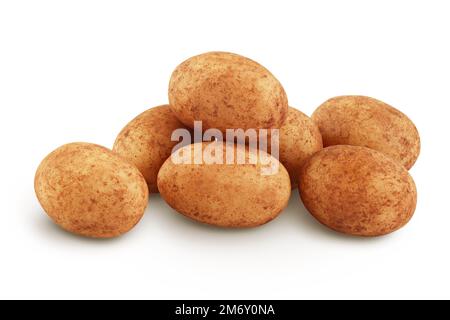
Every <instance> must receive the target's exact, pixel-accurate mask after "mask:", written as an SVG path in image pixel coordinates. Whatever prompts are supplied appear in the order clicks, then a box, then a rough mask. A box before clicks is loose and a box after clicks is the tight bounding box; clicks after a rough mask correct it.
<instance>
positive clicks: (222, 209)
mask: <svg viewBox="0 0 450 320" xmlns="http://www.w3.org/2000/svg"><path fill="white" fill-rule="evenodd" d="M240 152H243V153H241V154H243V157H242V158H243V159H244V158H245V161H244V162H245V163H244V162H243V163H241V162H238V159H239V156H238V155H239V154H240ZM177 154H178V155H182V156H183V157H185V158H186V159H187V160H189V162H183V163H181V162H177V161H175V160H174V157H175V156H176V155H177ZM209 154H210V155H212V157H215V158H216V160H217V161H215V162H214V161H211V160H208V159H209V158H208V157H207V155H209ZM261 154H262V155H258V152H256V151H255V150H253V149H252V150H249V149H248V148H246V147H244V146H240V145H229V144H222V143H217V142H212V143H197V144H193V145H189V146H185V147H183V148H181V149H180V150H179V151H178V152H177V153H174V154H173V155H172V157H171V158H169V159H168V160H167V161H166V162H165V163H164V165H163V166H162V167H161V170H160V172H159V174H158V187H159V191H160V192H161V196H162V197H163V198H164V200H165V201H166V202H167V203H168V204H169V205H170V206H171V207H172V208H173V209H175V210H177V211H178V212H180V213H182V214H183V215H185V216H187V217H189V218H191V219H194V220H197V221H200V222H203V223H207V224H211V225H215V226H220V227H234V228H244V227H256V226H259V225H262V224H265V223H267V222H269V221H271V220H272V219H274V218H276V217H277V216H278V215H279V214H280V213H281V211H283V209H284V208H285V207H286V206H287V203H288V200H289V196H290V194H291V185H290V180H289V174H288V173H287V171H286V169H285V168H284V167H283V165H281V164H280V162H279V161H278V160H277V159H275V158H274V157H272V156H270V155H269V154H267V153H263V152H261ZM199 155H200V158H199V161H198V162H196V163H197V164H193V161H192V160H193V159H196V158H198V157H199ZM202 156H203V158H201V157H202ZM230 156H231V161H230V162H226V158H228V157H230ZM251 159H253V160H254V162H251ZM227 163H228V164H227Z"/></svg>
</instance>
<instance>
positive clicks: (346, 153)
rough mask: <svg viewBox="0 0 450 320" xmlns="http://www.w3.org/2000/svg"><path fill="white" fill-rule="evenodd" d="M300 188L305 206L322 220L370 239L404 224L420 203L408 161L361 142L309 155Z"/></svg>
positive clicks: (302, 172)
mask: <svg viewBox="0 0 450 320" xmlns="http://www.w3.org/2000/svg"><path fill="white" fill-rule="evenodd" d="M299 190H300V196H301V198H302V200H303V203H304V204H305V207H306V208H307V209H308V211H309V212H310V213H311V214H312V215H313V216H314V217H315V218H316V219H317V220H319V221H320V222H321V223H322V224H324V225H326V226H328V227H330V228H331V229H334V230H336V231H339V232H342V233H346V234H350V235H357V236H367V237H371V236H380V235H385V234H388V233H391V232H393V231H395V230H397V229H399V228H401V227H402V226H404V225H405V224H406V223H407V222H408V221H409V220H410V219H411V217H412V216H413V214H414V210H415V207H416V201H417V192H416V187H415V184H414V181H413V179H412V178H411V176H410V175H409V173H408V171H407V170H406V169H405V168H404V167H403V166H402V165H400V164H398V163H397V162H395V161H394V160H392V159H390V158H388V157H387V156H385V155H384V154H382V153H380V152H378V151H376V150H372V149H369V148H365V147H357V146H332V147H328V148H325V149H323V150H322V151H320V152H318V153H316V154H315V155H313V156H312V157H311V158H309V159H308V160H307V161H306V163H305V165H304V166H303V168H302V170H301V174H300V182H299Z"/></svg>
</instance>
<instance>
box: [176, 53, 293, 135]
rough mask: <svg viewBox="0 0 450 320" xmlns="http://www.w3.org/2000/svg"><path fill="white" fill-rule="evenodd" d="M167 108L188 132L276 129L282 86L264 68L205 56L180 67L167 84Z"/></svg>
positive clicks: (282, 111)
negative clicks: (197, 128) (197, 124)
mask: <svg viewBox="0 0 450 320" xmlns="http://www.w3.org/2000/svg"><path fill="white" fill-rule="evenodd" d="M169 102H170V107H171V108H172V110H173V112H174V113H175V114H176V116H177V117H178V118H179V119H180V120H181V122H183V123H184V124H185V125H186V126H188V127H193V124H194V120H201V121H203V128H204V129H209V128H217V129H219V130H221V131H222V132H225V130H226V129H232V128H242V129H250V128H252V129H270V128H279V127H281V125H282V124H283V122H284V120H285V119H286V116H287V111H288V101H287V96H286V93H285V91H284V89H283V87H282V85H281V84H280V82H279V81H278V80H277V79H276V78H275V77H274V76H273V75H272V74H271V73H270V72H269V71H268V70H267V69H266V68H264V67H263V66H261V65H260V64H258V63H257V62H255V61H253V60H250V59H248V58H245V57H242V56H240V55H237V54H233V53H227V52H208V53H204V54H201V55H198V56H195V57H192V58H190V59H188V60H186V61H185V62H183V63H182V64H180V65H179V66H178V67H177V68H176V69H175V71H174V72H173V74H172V77H171V79H170V84H169Z"/></svg>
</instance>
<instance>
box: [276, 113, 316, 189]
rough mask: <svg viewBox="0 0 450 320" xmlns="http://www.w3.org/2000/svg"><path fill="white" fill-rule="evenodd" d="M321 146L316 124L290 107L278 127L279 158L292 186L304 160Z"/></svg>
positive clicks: (296, 181)
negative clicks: (282, 122)
mask: <svg viewBox="0 0 450 320" xmlns="http://www.w3.org/2000/svg"><path fill="white" fill-rule="evenodd" d="M322 148H323V144H322V136H321V134H320V131H319V128H318V127H317V125H316V124H315V123H314V122H313V121H312V120H311V119H310V118H309V117H308V116H307V115H305V114H304V113H303V112H301V111H299V110H297V109H294V108H291V107H290V108H289V112H288V117H287V119H286V122H285V123H284V125H283V126H282V127H281V128H280V136H279V158H280V162H281V163H282V164H283V165H284V166H285V168H286V169H287V171H288V172H289V176H290V177H291V185H292V188H296V187H297V184H298V175H299V174H300V169H301V167H302V165H303V163H304V162H305V160H306V159H308V158H309V157H310V156H311V155H313V154H314V153H316V152H318V151H320V150H322ZM270 150H271V149H270Z"/></svg>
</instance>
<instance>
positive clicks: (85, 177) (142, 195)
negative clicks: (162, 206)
mask: <svg viewBox="0 0 450 320" xmlns="http://www.w3.org/2000/svg"><path fill="white" fill-rule="evenodd" d="M34 187H35V191H36V195H37V197H38V199H39V202H40V203H41V205H42V208H43V209H44V210H45V212H47V214H48V215H49V216H50V218H51V219H53V221H54V222H55V223H56V224H58V225H59V226H61V227H62V228H64V229H65V230H67V231H69V232H72V233H76V234H79V235H83V236H86V237H93V238H111V237H116V236H119V235H121V234H123V233H125V232H127V231H129V230H130V229H131V228H133V227H134V226H135V225H136V224H137V223H138V222H139V220H140V219H141V217H142V215H143V214H144V211H145V208H146V207H147V203H148V189H147V185H146V183H145V180H144V177H143V176H142V175H141V173H140V172H139V171H138V169H136V168H135V167H134V166H132V165H131V164H129V163H128V162H126V161H125V160H123V159H122V158H121V157H120V156H118V155H116V154H115V153H113V152H112V151H110V150H108V149H106V148H104V147H101V146H98V145H94V144H88V143H72V144H67V145H64V146H62V147H60V148H58V149H56V150H55V151H53V152H52V153H50V154H49V155H48V156H47V157H46V158H45V159H44V160H43V161H42V163H41V164H40V166H39V168H38V169H37V172H36V177H35V182H34Z"/></svg>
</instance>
